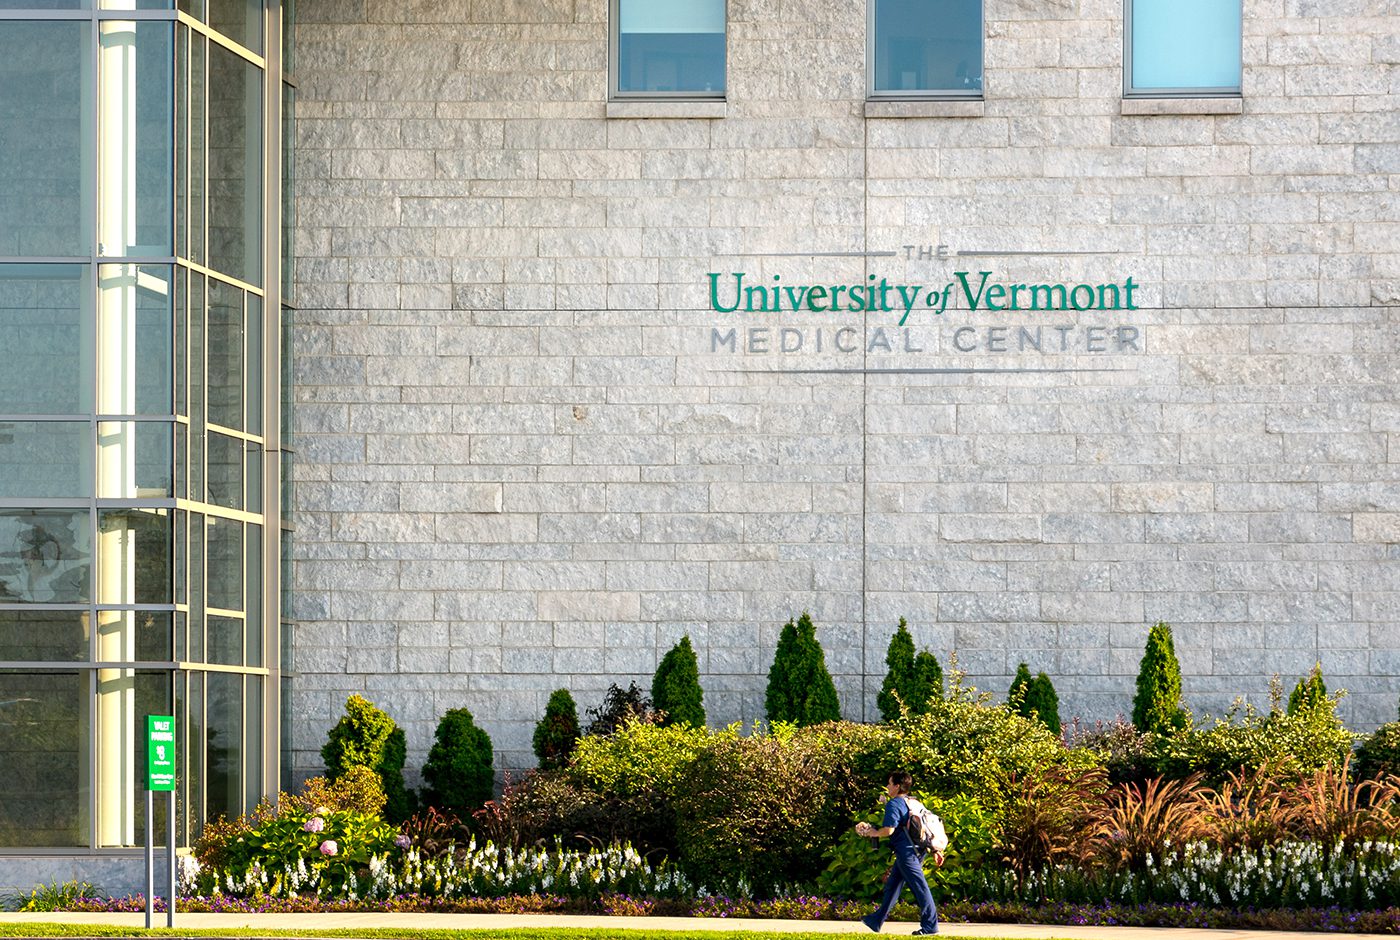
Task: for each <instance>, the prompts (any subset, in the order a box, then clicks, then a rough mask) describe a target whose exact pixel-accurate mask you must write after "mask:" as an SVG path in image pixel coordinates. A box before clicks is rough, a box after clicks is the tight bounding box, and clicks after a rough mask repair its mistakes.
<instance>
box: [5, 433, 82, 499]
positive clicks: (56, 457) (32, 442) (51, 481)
mask: <svg viewBox="0 0 1400 940" xmlns="http://www.w3.org/2000/svg"><path fill="white" fill-rule="evenodd" d="M91 435H92V426H91V425H89V424H88V423H87V422H77V421H0V497H6V498H11V499H80V498H83V497H86V496H88V495H90V494H91V493H92V443H91V441H90V440H89V438H90V437H91Z"/></svg>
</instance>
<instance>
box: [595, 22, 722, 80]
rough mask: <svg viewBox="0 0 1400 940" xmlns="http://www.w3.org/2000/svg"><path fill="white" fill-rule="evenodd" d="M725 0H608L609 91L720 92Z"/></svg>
mask: <svg viewBox="0 0 1400 940" xmlns="http://www.w3.org/2000/svg"><path fill="white" fill-rule="evenodd" d="M724 3H725V0H613V2H612V19H611V22H612V56H613V82H614V84H613V94H614V95H616V96H618V97H624V98H625V97H637V98H652V97H661V98H665V97H679V98H723V97H724V38H725V37H724V28H725V19H724Z"/></svg>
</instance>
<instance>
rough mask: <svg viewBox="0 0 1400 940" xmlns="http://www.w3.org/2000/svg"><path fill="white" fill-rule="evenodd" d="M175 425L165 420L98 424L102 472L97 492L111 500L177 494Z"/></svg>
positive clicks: (166, 496) (98, 444)
mask: <svg viewBox="0 0 1400 940" xmlns="http://www.w3.org/2000/svg"><path fill="white" fill-rule="evenodd" d="M173 427H174V425H173V424H171V423H169V422H165V421H103V422H101V423H100V424H98V425H97V450H98V454H99V455H100V459H99V461H98V465H99V467H100V469H101V472H100V473H99V474H98V480H97V495H98V496H100V497H104V498H109V499H162V498H169V497H172V496H174V495H175V489H174V459H173V456H172V452H171V434H172V428H173ZM109 452H110V453H111V454H112V459H110V460H109V459H108V456H107V455H108V453H109Z"/></svg>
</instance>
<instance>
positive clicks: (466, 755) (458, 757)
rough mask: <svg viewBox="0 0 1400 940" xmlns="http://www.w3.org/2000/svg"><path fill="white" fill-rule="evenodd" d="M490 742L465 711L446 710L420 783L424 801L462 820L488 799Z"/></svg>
mask: <svg viewBox="0 0 1400 940" xmlns="http://www.w3.org/2000/svg"><path fill="white" fill-rule="evenodd" d="M491 760H492V751H491V738H490V736H489V735H488V734H487V733H486V732H485V731H483V730H481V729H480V728H478V727H477V726H476V722H475V721H473V720H472V713H471V712H470V711H468V710H467V709H465V708H452V709H449V710H448V712H447V714H445V715H443V716H442V721H440V722H438V726H437V734H436V736H435V738H434V740H433V746H432V748H431V749H430V750H429V751H428V762H427V763H426V764H424V765H423V780H424V781H425V782H426V783H427V784H428V789H427V791H426V792H425V793H424V800H425V801H426V802H427V803H428V804H429V805H430V806H435V807H437V808H438V809H440V810H445V811H447V812H450V813H454V814H456V815H457V816H458V817H460V818H463V819H465V818H466V817H467V816H469V815H471V813H472V812H474V811H475V810H478V809H480V808H481V807H482V806H483V805H485V803H486V801H487V800H489V799H491V788H492V783H493V776H494V775H493V773H492V770H491Z"/></svg>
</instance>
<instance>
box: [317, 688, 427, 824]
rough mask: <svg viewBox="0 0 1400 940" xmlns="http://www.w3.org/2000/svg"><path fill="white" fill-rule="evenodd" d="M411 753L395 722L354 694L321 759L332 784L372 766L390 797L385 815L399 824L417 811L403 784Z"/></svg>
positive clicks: (331, 731)
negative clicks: (355, 769)
mask: <svg viewBox="0 0 1400 940" xmlns="http://www.w3.org/2000/svg"><path fill="white" fill-rule="evenodd" d="M407 750H408V748H407V742H406V740H405V739H404V733H403V730H402V729H401V728H399V727H398V726H397V725H396V724H395V723H394V719H392V718H390V717H389V716H388V715H387V714H386V713H384V712H383V711H381V710H380V709H378V708H376V707H375V706H374V703H372V702H370V701H369V700H368V699H365V698H363V697H361V696H359V695H352V696H350V697H349V698H348V699H346V701H345V714H344V715H342V716H341V718H340V720H339V721H338V722H336V724H335V726H334V727H333V728H331V730H330V733H329V735H328V740H327V741H326V743H325V745H324V746H322V748H321V759H322V760H323V761H325V763H326V776H327V777H329V778H330V780H331V781H335V780H338V779H340V777H341V775H342V774H344V773H345V771H346V769H347V768H349V767H355V766H359V767H368V768H370V769H371V770H373V771H374V772H375V773H377V774H378V775H379V780H380V783H381V784H382V785H383V788H384V793H385V796H386V798H387V801H386V804H385V814H386V815H387V816H388V818H389V819H391V820H393V821H396V822H397V821H399V820H403V819H406V818H408V815H409V814H410V813H411V812H412V810H413V804H412V798H411V797H410V795H409V793H408V791H407V790H406V789H405V787H404V783H403V765H404V760H405V758H406V756H407Z"/></svg>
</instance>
